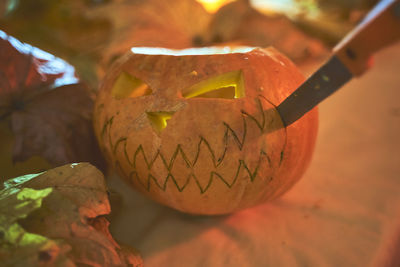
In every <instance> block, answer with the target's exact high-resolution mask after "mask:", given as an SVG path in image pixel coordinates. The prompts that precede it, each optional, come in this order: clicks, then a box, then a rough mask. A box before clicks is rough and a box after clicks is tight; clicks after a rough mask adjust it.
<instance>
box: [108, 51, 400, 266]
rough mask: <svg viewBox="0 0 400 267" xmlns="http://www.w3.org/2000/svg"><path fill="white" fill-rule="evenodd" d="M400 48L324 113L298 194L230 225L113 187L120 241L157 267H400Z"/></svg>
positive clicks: (380, 57)
mask: <svg viewBox="0 0 400 267" xmlns="http://www.w3.org/2000/svg"><path fill="white" fill-rule="evenodd" d="M399 101H400V44H398V45H395V46H392V47H390V48H387V49H385V50H383V51H381V52H379V53H378V54H377V55H376V56H375V66H374V67H373V68H372V69H371V70H370V71H369V72H367V73H366V74H365V75H364V76H363V77H361V78H359V79H355V80H352V81H351V82H350V83H348V84H347V85H346V86H345V87H343V88H342V89H341V90H339V91H338V92H337V93H335V94H334V95H333V96H331V97H330V98H329V99H327V100H326V101H324V102H323V103H322V104H320V106H319V110H320V127H319V136H318V140H317V146H316V150H315V154H314V157H313V161H312V163H311V165H310V167H309V169H308V171H307V173H306V174H305V175H304V177H303V178H302V179H301V180H300V182H298V183H297V184H296V185H295V186H294V187H293V189H292V190H290V191H289V192H288V193H286V194H285V195H284V196H282V197H281V198H280V199H277V200H275V201H272V202H269V203H266V204H263V205H261V206H257V207H255V208H252V209H247V210H244V211H241V212H237V213H235V214H232V215H229V216H218V217H200V216H199V217H197V216H189V215H185V214H182V213H179V212H176V211H174V210H171V209H169V208H165V207H163V206H160V205H158V204H156V203H154V202H152V201H150V200H148V199H146V198H144V197H143V196H141V195H140V194H138V193H136V192H135V191H133V190H131V189H129V188H128V187H127V186H126V185H125V184H124V183H123V182H122V181H121V180H120V179H118V178H117V177H115V176H111V177H109V178H108V183H109V185H110V187H111V188H112V190H113V191H115V192H117V194H119V195H120V197H121V198H120V203H119V204H120V205H118V207H116V209H115V210H114V214H113V216H112V217H111V232H112V234H113V235H114V237H116V238H117V239H118V240H120V241H122V242H124V243H126V244H129V245H131V246H134V247H136V248H137V249H138V250H139V251H140V252H141V254H142V256H143V259H144V263H145V266H146V267H152V266H168V267H175V266H185V267H191V266H199V267H200V266H213V267H214V266H230V267H235V266H238V267H239V266H393V267H394V266H400V140H399V139H400V103H399Z"/></svg>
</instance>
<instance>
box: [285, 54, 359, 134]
mask: <svg viewBox="0 0 400 267" xmlns="http://www.w3.org/2000/svg"><path fill="white" fill-rule="evenodd" d="M351 78H352V74H351V73H350V71H349V70H348V69H347V68H346V66H345V65H344V64H343V63H342V62H341V61H340V60H339V59H338V58H337V57H336V56H333V57H331V58H330V59H329V61H328V62H327V63H325V65H323V66H322V67H321V68H320V69H319V70H318V71H317V72H315V73H314V74H313V75H311V77H310V78H308V79H307V80H306V81H305V82H304V83H303V84H302V85H301V86H300V87H299V88H297V89H296V91H294V92H293V93H292V94H291V95H290V96H288V97H287V98H286V99H285V100H284V101H283V102H282V103H281V104H279V106H278V107H277V110H278V112H279V114H280V115H281V118H282V121H283V123H284V125H285V126H289V125H290V124H292V123H293V122H295V121H297V120H298V119H300V118H301V117H302V116H303V115H304V114H306V113H307V112H308V111H310V110H311V109H312V108H313V107H315V106H316V105H318V104H319V103H320V102H321V101H322V100H324V99H325V98H327V97H328V96H330V95H331V94H332V93H333V92H335V91H336V90H338V89H339V88H340V87H342V86H343V85H344V84H345V83H346V82H348V81H349V80H350V79H351Z"/></svg>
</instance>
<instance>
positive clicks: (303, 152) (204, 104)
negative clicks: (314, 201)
mask: <svg viewBox="0 0 400 267" xmlns="http://www.w3.org/2000/svg"><path fill="white" fill-rule="evenodd" d="M303 79H304V78H303V76H302V75H301V73H300V72H299V71H298V70H297V68H296V67H295V66H294V64H293V63H292V62H291V61H290V60H288V59H287V58H286V57H285V56H283V55H282V54H280V53H279V52H278V51H276V50H275V49H273V48H267V49H259V48H256V49H253V48H240V49H239V50H230V49H228V48H198V49H186V50H167V49H157V48H132V49H131V51H130V52H129V53H128V54H126V55H125V56H124V57H122V58H121V59H120V60H119V61H118V62H117V63H116V64H115V65H114V66H113V68H112V69H111V70H110V71H109V73H108V74H107V75H106V77H105V79H104V81H103V83H102V86H101V88H100V92H99V95H98V98H97V100H96V107H95V116H94V124H95V131H96V135H97V137H98V140H99V143H100V144H101V147H102V150H103V151H104V153H105V155H106V157H107V158H108V160H109V162H110V163H111V164H112V165H113V166H114V168H115V169H116V170H117V171H118V172H119V173H120V175H121V176H122V177H124V178H125V180H126V181H127V182H128V183H129V184H131V185H132V186H133V187H134V188H136V189H138V190H139V191H141V192H143V193H144V194H146V195H148V196H149V197H150V198H152V199H154V200H156V201H158V202H160V203H162V204H165V205H167V206H170V207H172V208H175V209H178V210H180V211H184V212H189V213H195V214H224V213H229V212H233V211H235V210H238V209H243V208H247V207H250V206H254V205H256V204H259V203H261V202H263V201H265V200H268V199H273V198H275V197H277V196H279V195H281V194H282V193H284V192H285V191H287V190H288V189H289V188H290V187H291V186H292V185H293V184H294V183H295V182H296V181H297V180H298V179H299V178H300V177H301V175H302V174H303V173H304V171H305V169H306V167H307V165H308V163H309V162H310V159H311V154H312V151H313V148H314V144H315V139H316V133H317V111H316V110H313V111H311V112H309V113H308V114H307V115H306V116H304V117H303V118H301V119H300V120H298V121H297V122H295V123H294V124H292V125H291V126H289V127H287V128H285V127H283V125H282V122H281V120H280V117H279V114H278V113H277V112H276V110H275V107H276V106H277V105H278V104H279V103H280V102H281V101H282V100H283V99H284V98H285V97H286V96H288V95H289V94H290V93H291V92H292V91H293V90H294V89H296V88H297V86H299V85H300V84H301V82H302V81H303Z"/></svg>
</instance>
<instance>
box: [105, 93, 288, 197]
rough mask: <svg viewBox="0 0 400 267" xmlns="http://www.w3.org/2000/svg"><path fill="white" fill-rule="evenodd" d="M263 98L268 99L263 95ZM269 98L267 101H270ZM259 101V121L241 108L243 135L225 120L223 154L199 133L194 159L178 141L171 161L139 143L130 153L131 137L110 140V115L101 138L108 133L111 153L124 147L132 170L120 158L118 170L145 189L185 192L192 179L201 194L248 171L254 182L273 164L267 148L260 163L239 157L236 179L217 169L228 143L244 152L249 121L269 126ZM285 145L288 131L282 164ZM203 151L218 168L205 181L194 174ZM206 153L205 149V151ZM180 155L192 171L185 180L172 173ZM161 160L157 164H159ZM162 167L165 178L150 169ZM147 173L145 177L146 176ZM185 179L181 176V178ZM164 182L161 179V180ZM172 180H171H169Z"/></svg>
mask: <svg viewBox="0 0 400 267" xmlns="http://www.w3.org/2000/svg"><path fill="white" fill-rule="evenodd" d="M263 99H265V98H264V97H263ZM267 101H268V100H267ZM268 102H269V101H268ZM256 103H257V106H258V109H259V111H260V112H261V114H262V116H261V117H262V119H261V121H258V120H257V119H256V118H255V117H254V116H252V115H250V114H249V113H247V112H245V111H242V112H241V116H242V120H243V135H242V136H239V135H238V134H237V133H236V132H235V131H234V130H233V129H232V128H231V127H230V126H229V124H227V123H225V122H223V123H224V126H225V132H224V150H223V152H222V155H221V156H219V157H217V156H216V153H215V150H214V149H213V148H212V147H211V146H210V143H209V142H208V141H207V139H206V138H204V137H203V136H199V142H198V145H197V150H196V153H195V157H194V159H193V160H190V159H189V157H188V156H187V155H188V153H186V152H185V150H184V148H182V145H181V144H177V146H176V148H175V150H174V153H173V154H172V157H171V158H170V160H167V158H166V157H165V155H163V154H162V153H161V151H160V150H158V151H157V152H156V154H155V156H153V157H152V158H148V157H147V156H146V152H145V150H144V148H143V146H142V145H141V144H140V145H138V147H137V148H136V150H135V152H134V153H131V155H129V153H128V150H127V142H128V138H127V137H120V138H119V139H118V140H117V141H115V142H113V141H112V139H111V128H112V124H113V121H114V117H111V118H109V119H106V120H105V122H104V124H103V128H102V131H101V138H102V139H104V138H105V136H106V135H107V133H108V144H109V146H110V148H111V151H112V153H113V154H114V155H115V154H116V153H117V150H118V148H119V147H122V149H123V153H124V160H125V161H126V162H127V163H128V164H129V166H130V167H131V170H130V172H129V173H126V170H124V169H123V168H122V167H121V164H120V162H119V161H118V160H117V161H116V162H114V163H113V164H114V166H115V167H116V168H117V169H119V171H120V172H122V174H124V176H125V177H129V180H130V181H137V183H138V184H140V185H141V186H142V187H143V188H144V189H145V190H147V191H150V189H151V188H152V185H154V186H155V187H156V188H158V189H160V190H162V191H165V190H166V189H167V184H171V185H174V186H175V187H176V189H177V190H178V191H179V192H182V191H183V190H184V189H185V188H186V187H187V186H188V185H189V183H190V182H191V181H192V180H193V181H194V183H195V184H196V186H197V187H198V188H199V190H200V193H201V194H204V193H205V192H207V191H208V189H209V188H210V187H211V185H212V184H213V182H214V181H215V180H220V181H221V182H222V183H223V184H225V185H226V186H227V187H228V188H232V187H233V186H234V185H235V183H236V182H237V181H238V178H239V177H241V173H243V172H244V173H245V175H246V176H247V177H248V178H249V181H250V182H253V181H254V180H255V179H256V178H257V176H258V174H259V172H260V167H262V165H263V164H267V165H268V166H269V167H272V162H271V158H270V156H269V155H268V154H267V152H266V151H264V150H262V149H260V151H259V157H258V161H257V164H256V165H255V166H254V167H253V168H250V167H249V164H247V163H246V162H245V161H244V160H243V159H238V164H237V169H236V171H235V175H234V176H233V178H231V179H228V178H227V177H224V176H223V175H222V174H221V173H219V172H218V171H217V168H218V167H219V166H220V165H221V164H222V163H223V161H224V159H225V158H226V154H227V150H228V145H229V142H230V140H231V139H232V140H234V141H233V143H234V144H235V145H236V147H237V148H238V149H239V150H240V151H241V150H242V149H243V147H244V145H245V142H246V137H247V135H248V134H247V128H248V126H247V124H248V123H249V122H248V121H250V122H251V123H255V125H256V126H257V128H258V129H259V130H260V133H262V132H263V131H264V130H265V128H266V127H268V126H269V124H271V122H268V123H267V122H266V118H265V114H264V113H263V106H262V103H261V101H260V99H258V98H257V99H256ZM285 147H286V133H285V141H284V144H283V146H282V150H281V152H280V162H279V166H280V164H281V162H282V160H283V151H284V150H285ZM203 150H206V151H207V152H206V153H208V154H209V155H210V157H211V161H212V163H213V165H214V166H213V167H214V169H215V170H213V171H210V175H209V179H208V181H207V182H206V183H203V184H202V183H201V181H200V179H198V177H197V176H196V175H195V173H194V168H195V167H196V164H197V163H198V158H199V156H200V154H201V153H202V151H203ZM203 153H204V152H203ZM139 157H140V158H142V159H143V162H144V164H145V165H146V169H147V171H148V173H147V175H146V174H144V175H143V174H142V173H139V172H138V168H137V167H138V166H137V164H138V163H137V162H138V158H139ZM178 158H180V159H182V160H183V162H184V164H185V165H186V167H187V168H188V169H189V170H190V171H189V174H188V175H187V177H186V179H183V181H180V182H178V179H176V175H174V174H173V166H174V164H175V162H176V161H177V159H178ZM156 162H158V164H156ZM155 165H157V166H163V167H164V168H165V170H166V173H167V174H166V175H165V177H164V178H163V179H161V180H160V179H157V177H155V176H154V175H153V174H152V173H151V171H152V169H153V168H155V167H154V166H155ZM143 176H144V177H143ZM272 179H273V174H272V175H271V176H270V177H268V178H267V180H268V181H272ZM180 180H182V179H180ZM160 181H161V182H160ZM169 181H171V182H169Z"/></svg>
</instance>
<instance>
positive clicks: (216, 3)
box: [197, 0, 235, 13]
mask: <svg viewBox="0 0 400 267" xmlns="http://www.w3.org/2000/svg"><path fill="white" fill-rule="evenodd" d="M233 1H235V0H197V2H199V3H200V4H202V5H203V7H204V8H205V10H207V11H208V12H210V13H214V12H216V11H217V10H218V9H219V8H220V7H221V6H223V5H225V4H227V3H229V2H233Z"/></svg>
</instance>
